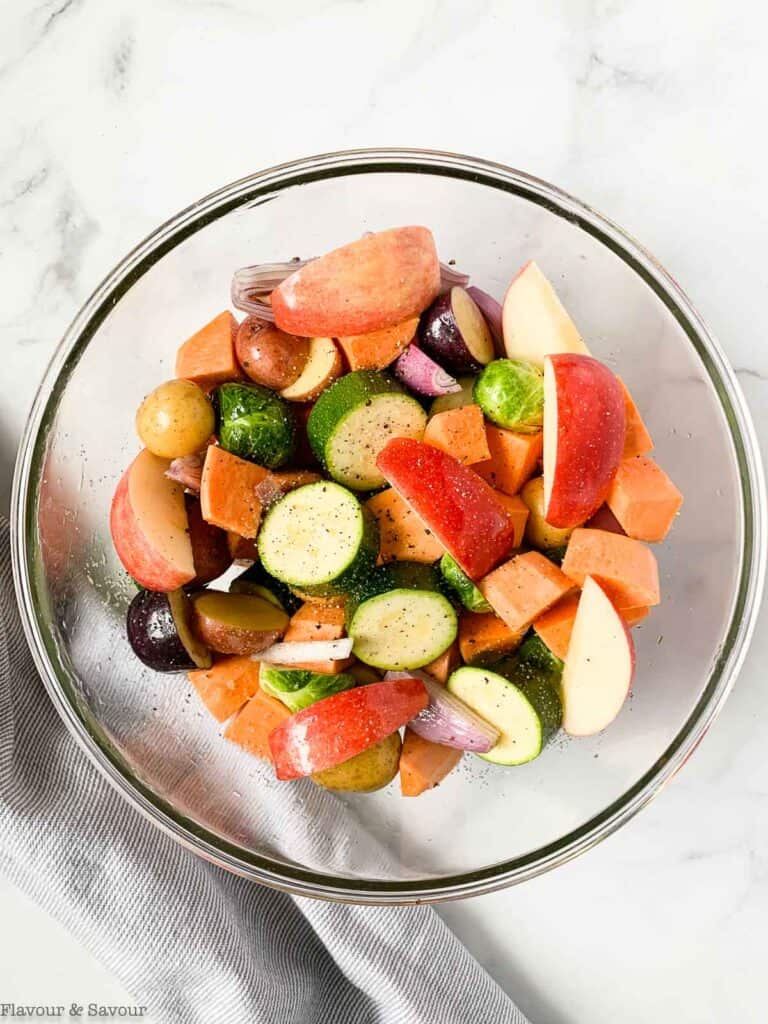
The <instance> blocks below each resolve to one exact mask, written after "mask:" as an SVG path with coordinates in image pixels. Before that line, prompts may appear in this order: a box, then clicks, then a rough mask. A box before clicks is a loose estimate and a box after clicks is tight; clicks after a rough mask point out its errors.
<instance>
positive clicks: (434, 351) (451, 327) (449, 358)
mask: <svg viewBox="0 0 768 1024" xmlns="http://www.w3.org/2000/svg"><path fill="white" fill-rule="evenodd" d="M419 338H420V344H421V348H422V349H423V350H424V351H425V352H426V353H427V355H429V356H432V358H433V359H435V360H436V361H437V362H438V363H439V364H440V365H441V366H444V367H445V368H446V369H447V370H449V371H450V372H452V373H475V372H476V371H477V370H479V369H480V368H481V367H483V366H485V364H486V363H489V362H490V361H491V360H492V359H493V357H494V354H495V353H494V347H493V338H492V336H491V332H490V330H489V329H488V325H487V324H486V322H485V319H484V318H483V314H482V313H481V312H480V310H479V309H478V308H477V305H476V303H475V300H474V299H473V298H472V296H471V295H469V293H468V292H467V291H466V290H465V289H464V288H460V287H458V286H457V287H454V288H451V290H450V291H449V292H446V293H445V294H444V295H441V296H440V297H439V298H438V299H437V300H436V301H435V303H434V304H433V305H432V306H431V308H430V309H429V310H428V311H427V313H426V314H425V315H424V317H423V319H422V322H421V327H420V331H419Z"/></svg>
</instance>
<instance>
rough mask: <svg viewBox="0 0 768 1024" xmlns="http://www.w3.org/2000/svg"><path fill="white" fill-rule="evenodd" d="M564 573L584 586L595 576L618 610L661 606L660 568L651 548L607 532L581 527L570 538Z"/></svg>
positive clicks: (619, 534) (629, 538)
mask: <svg viewBox="0 0 768 1024" xmlns="http://www.w3.org/2000/svg"><path fill="white" fill-rule="evenodd" d="M563 572H564V573H565V575H566V576H569V577H570V578H571V579H572V580H573V581H574V582H575V583H578V585H579V586H581V585H582V584H583V583H584V580H585V578H586V577H587V576H594V577H595V578H596V579H597V580H598V582H599V583H602V584H603V586H604V587H605V590H606V593H607V594H608V596H609V597H610V598H611V600H612V601H613V603H614V604H615V605H616V607H617V608H618V609H619V610H621V609H622V608H635V607H637V606H652V605H656V604H658V603H659V601H660V600H661V593H660V589H659V567H658V564H657V562H656V558H655V556H654V554H653V552H652V551H651V549H650V548H649V547H646V545H645V544H643V543H641V542H640V541H639V540H634V539H633V538H632V537H625V536H624V535H623V534H621V533H609V532H608V531H607V530H588V529H585V528H584V527H580V528H579V529H577V530H574V531H573V533H572V534H571V539H570V540H569V541H568V547H567V549H566V552H565V558H564V559H563Z"/></svg>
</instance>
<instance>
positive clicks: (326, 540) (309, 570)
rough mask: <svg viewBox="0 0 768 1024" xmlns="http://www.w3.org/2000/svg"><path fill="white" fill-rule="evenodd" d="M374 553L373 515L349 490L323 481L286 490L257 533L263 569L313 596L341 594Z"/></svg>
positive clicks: (369, 566) (367, 568)
mask: <svg viewBox="0 0 768 1024" xmlns="http://www.w3.org/2000/svg"><path fill="white" fill-rule="evenodd" d="M378 552H379V535H378V529H377V527H376V521H375V520H374V518H373V516H372V515H371V514H370V512H369V511H368V510H367V509H366V508H363V506H362V505H361V504H360V502H359V501H358V500H357V498H356V497H355V495H354V494H352V493H351V492H350V491H348V490H346V489H345V488H344V487H340V486H339V485H338V484H334V483H331V482H330V481H328V480H321V481H320V482H319V483H316V484H306V485H305V486H304V487H297V488H296V490H295V491H289V493H288V494H286V495H285V497H284V498H281V500H280V501H278V502H277V504H276V505H273V506H272V508H271V509H270V511H269V512H268V514H267V516H266V518H265V520H264V524H263V526H262V527H261V531H260V532H259V554H260V555H261V562H262V565H263V566H264V568H265V569H266V571H267V572H268V573H269V574H270V575H271V576H274V577H275V578H276V579H278V580H280V581H281V582H283V583H287V584H288V586H290V587H299V588H301V590H302V592H303V593H304V594H308V595H312V596H316V597H323V596H329V595H333V594H343V593H346V592H347V591H348V590H349V589H351V588H352V586H353V585H354V584H355V583H356V582H357V581H359V580H360V579H362V578H364V577H365V576H367V575H368V573H370V572H371V571H372V569H373V567H374V565H375V563H376V556H377V555H378Z"/></svg>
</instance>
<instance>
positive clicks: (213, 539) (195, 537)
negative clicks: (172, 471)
mask: <svg viewBox="0 0 768 1024" xmlns="http://www.w3.org/2000/svg"><path fill="white" fill-rule="evenodd" d="M184 497H185V500H184V504H185V506H186V510H187V524H188V529H189V540H190V543H191V544H192V559H193V561H194V563H195V578H194V579H193V580H192V581H191V584H190V586H193V587H202V586H204V585H205V584H206V583H210V582H211V580H215V579H218V578H219V576H221V575H222V574H223V573H225V572H226V571H227V569H228V568H229V567H230V565H231V564H232V556H231V554H230V553H229V544H228V543H227V535H226V533H225V532H224V530H220V529H219V527H218V526H213V525H212V524H211V523H209V522H207V521H206V520H205V519H203V513H202V509H201V507H200V502H199V501H198V500H197V498H194V497H192V495H189V494H187V495H185V496H184Z"/></svg>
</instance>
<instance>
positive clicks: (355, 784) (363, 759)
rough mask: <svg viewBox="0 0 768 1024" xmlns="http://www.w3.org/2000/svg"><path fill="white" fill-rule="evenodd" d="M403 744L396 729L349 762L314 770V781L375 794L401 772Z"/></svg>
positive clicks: (344, 791) (319, 783)
mask: <svg viewBox="0 0 768 1024" xmlns="http://www.w3.org/2000/svg"><path fill="white" fill-rule="evenodd" d="M401 747H402V743H401V741H400V733H399V732H393V733H391V734H390V735H389V736H387V737H386V739H383V740H380V741H379V742H378V743H374V745H373V746H372V747H368V749H367V750H363V751H362V752H361V753H359V754H356V755H355V756H354V757H350V758H349V760H348V761H343V762H342V763H341V764H337V765H336V766H335V767H334V768H326V769H325V771H322V772H314V773H313V774H312V781H313V782H316V783H317V784H318V786H323V787H324V788H325V789H335V790H338V791H339V792H342V793H373V792H375V790H377V789H383V788H384V786H388V785H389V784H390V782H391V781H392V779H394V777H395V776H396V775H397V769H398V765H399V763H400V750H401Z"/></svg>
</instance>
